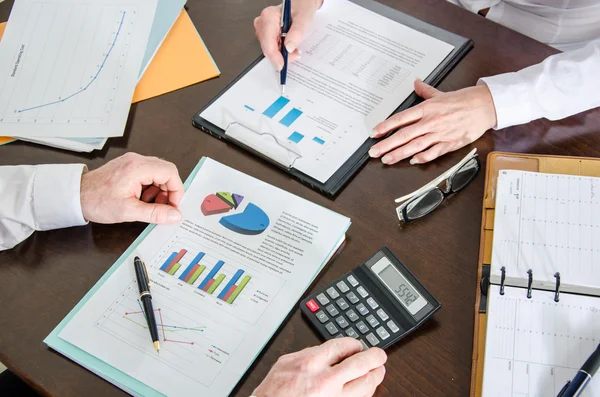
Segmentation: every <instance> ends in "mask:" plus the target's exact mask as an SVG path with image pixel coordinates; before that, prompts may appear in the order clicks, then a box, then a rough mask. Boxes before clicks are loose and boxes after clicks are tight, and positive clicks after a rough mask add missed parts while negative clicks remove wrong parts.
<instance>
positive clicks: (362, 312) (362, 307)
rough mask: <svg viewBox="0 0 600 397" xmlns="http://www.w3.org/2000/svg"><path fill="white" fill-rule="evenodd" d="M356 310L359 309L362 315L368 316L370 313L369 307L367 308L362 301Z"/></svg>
mask: <svg viewBox="0 0 600 397" xmlns="http://www.w3.org/2000/svg"><path fill="white" fill-rule="evenodd" d="M356 310H358V312H359V313H360V314H361V316H366V315H367V314H369V309H367V307H366V306H365V305H363V304H362V303H361V304H360V305H358V306H356Z"/></svg>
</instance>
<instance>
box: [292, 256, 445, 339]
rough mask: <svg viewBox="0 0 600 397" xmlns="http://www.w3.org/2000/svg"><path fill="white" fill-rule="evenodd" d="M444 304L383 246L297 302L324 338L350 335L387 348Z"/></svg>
mask: <svg viewBox="0 0 600 397" xmlns="http://www.w3.org/2000/svg"><path fill="white" fill-rule="evenodd" d="M441 306H442V305H441V304H440V302H438V300H437V299H435V297H434V296H433V295H431V294H430V293H429V291H427V289H426V288H425V287H424V286H423V284H421V282H419V280H417V278H416V277H415V276H414V275H413V274H412V273H411V272H410V271H409V270H408V269H407V268H406V266H404V265H403V264H402V262H400V261H399V260H398V258H396V257H395V256H394V254H393V253H392V251H390V250H389V249H388V248H387V247H383V248H382V249H380V250H379V251H377V253H376V254H375V255H373V256H372V257H371V258H370V259H369V260H367V261H366V262H365V263H363V264H362V265H360V266H359V267H357V268H356V269H354V270H352V271H351V272H350V273H347V274H345V275H343V276H342V277H340V278H339V279H338V280H336V281H334V282H333V283H331V284H330V285H328V286H326V287H325V288H323V289H322V290H320V291H317V292H316V293H315V294H312V295H310V296H309V297H308V298H306V299H304V300H303V301H302V302H301V303H300V310H302V313H303V314H304V315H305V316H306V317H307V318H308V321H310V323H311V324H312V325H313V327H315V328H316V329H317V331H318V332H319V333H320V334H321V336H322V337H323V338H325V339H333V338H342V337H345V336H350V337H352V338H355V339H358V340H359V341H360V342H361V343H362V344H363V348H365V349H367V348H369V347H371V346H377V347H380V348H382V349H385V348H387V347H389V346H391V345H393V344H394V343H396V342H398V341H399V340H400V339H402V338H403V337H405V336H406V335H408V334H409V333H411V332H412V331H414V330H415V329H417V328H418V327H419V326H420V325H421V324H423V323H424V322H425V321H426V320H427V319H428V318H430V317H431V316H432V315H433V313H435V312H436V311H438V310H439V309H440V307H441Z"/></svg>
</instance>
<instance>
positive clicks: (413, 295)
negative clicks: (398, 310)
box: [371, 258, 427, 315]
mask: <svg viewBox="0 0 600 397" xmlns="http://www.w3.org/2000/svg"><path fill="white" fill-rule="evenodd" d="M371 270H372V271H373V272H374V273H375V274H376V275H377V277H378V278H379V279H380V280H381V281H382V282H383V283H384V284H385V286H386V287H387V288H388V289H389V290H390V291H391V292H392V293H393V294H394V296H395V297H396V299H397V300H398V301H400V303H402V305H403V306H404V307H405V308H406V309H407V310H408V311H409V312H410V313H411V314H412V315H415V314H416V313H417V312H418V311H419V310H421V309H422V308H423V307H425V305H426V304H427V301H426V300H425V298H423V296H422V295H421V294H419V292H418V291H417V290H416V289H415V287H413V286H412V284H411V283H410V282H409V281H408V280H407V279H406V278H405V277H404V276H403V275H402V273H400V271H398V269H396V267H394V265H392V264H391V262H389V261H388V260H387V258H382V259H381V260H380V261H379V262H378V263H377V264H376V265H375V266H373V267H372V268H371Z"/></svg>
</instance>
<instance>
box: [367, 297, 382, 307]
mask: <svg viewBox="0 0 600 397" xmlns="http://www.w3.org/2000/svg"><path fill="white" fill-rule="evenodd" d="M367 305H369V306H371V309H377V308H378V307H379V305H378V304H377V302H375V299H373V298H369V299H367Z"/></svg>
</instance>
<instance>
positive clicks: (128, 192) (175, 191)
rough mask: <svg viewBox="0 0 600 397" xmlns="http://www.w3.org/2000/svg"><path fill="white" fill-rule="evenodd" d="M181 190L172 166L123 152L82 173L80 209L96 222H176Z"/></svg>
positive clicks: (178, 215)
mask: <svg viewBox="0 0 600 397" xmlns="http://www.w3.org/2000/svg"><path fill="white" fill-rule="evenodd" d="M183 191H184V188H183V183H182V182H181V178H179V173H178V172H177V167H175V165H174V164H172V163H169V162H168V161H164V160H161V159H158V158H156V157H144V156H141V155H139V154H135V153H127V154H125V155H123V156H121V157H119V158H116V159H114V160H112V161H109V162H108V163H106V164H105V165H103V166H102V167H100V168H98V169H96V170H94V171H91V172H88V173H85V174H83V176H82V177H81V210H82V212H83V217H84V218H85V219H86V220H88V221H90V222H97V223H119V222H134V221H140V222H146V223H177V222H179V220H181V213H180V212H179V210H177V208H175V207H177V206H178V205H179V202H180V201H181V197H182V196H183Z"/></svg>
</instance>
